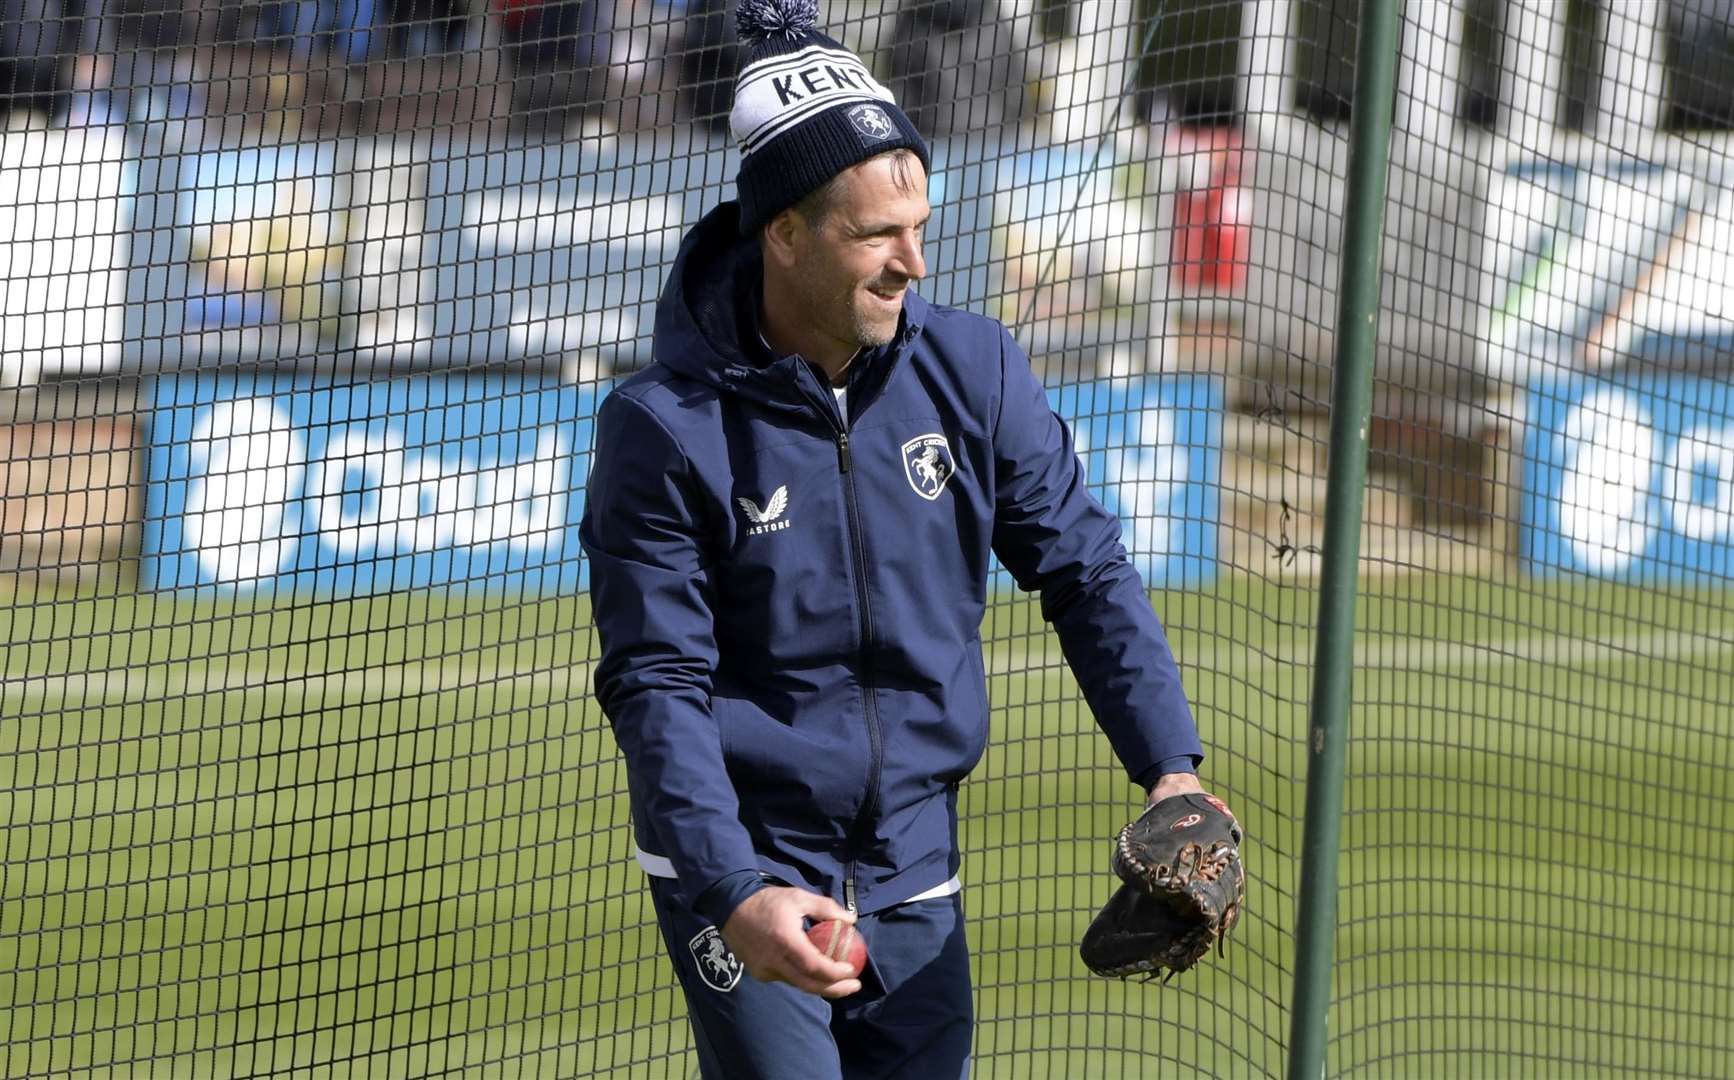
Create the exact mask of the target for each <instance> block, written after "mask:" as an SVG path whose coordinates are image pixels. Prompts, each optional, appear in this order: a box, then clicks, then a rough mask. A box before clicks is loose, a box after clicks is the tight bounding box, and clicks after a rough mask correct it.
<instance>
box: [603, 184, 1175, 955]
mask: <svg viewBox="0 0 1734 1080" xmlns="http://www.w3.org/2000/svg"><path fill="white" fill-rule="evenodd" d="M737 213H738V212H737V208H736V206H735V204H733V203H725V204H723V205H722V206H721V207H719V208H718V209H717V210H715V211H713V212H711V213H710V214H709V215H707V216H706V217H705V219H704V220H703V221H701V222H700V223H699V224H698V225H697V226H695V227H694V229H693V230H692V232H691V233H689V234H688V236H687V238H686V240H685V242H684V243H683V245H682V248H681V252H680V255H679V257H678V259H677V261H676V264H675V266H674V268H673V270H672V273H671V276H670V279H669V283H668V285H667V287H666V288H665V290H664V292H663V295H662V298H661V300H660V302H659V305H658V309H657V322H656V336H655V350H654V352H655V357H656V359H655V362H654V363H653V364H652V365H651V366H650V367H649V368H647V369H645V370H644V371H642V372H640V373H638V374H636V375H634V376H633V377H632V378H630V379H628V380H626V381H625V382H623V383H622V384H621V385H620V386H618V387H617V388H616V389H615V390H614V391H613V392H612V393H611V394H609V395H608V397H607V398H606V399H605V400H604V401H603V403H602V406H601V409H600V412H599V417H598V424H597V444H596V460H595V463H594V467H593V468H592V471H591V478H590V485H589V493H588V499H587V502H586V508H585V516H584V521H583V526H582V535H583V539H584V546H585V551H586V554H587V556H588V558H589V559H590V562H591V566H590V580H591V594H592V600H593V610H594V612H595V619H596V625H597V629H598V632H599V634H600V637H601V642H602V656H601V660H600V662H599V664H598V665H597V668H596V673H595V686H596V693H597V697H598V699H599V700H600V702H601V704H602V707H603V710H604V711H605V712H606V713H607V715H608V717H609V720H610V722H611V724H612V726H613V730H614V733H615V737H616V740H617V741H618V743H619V745H620V748H621V751H622V753H623V754H624V756H625V759H626V762H627V771H628V783H629V787H630V790H631V797H632V806H633V817H634V825H635V828H636V840H637V843H638V846H639V849H640V852H641V855H640V862H641V863H642V864H643V865H644V866H645V867H646V869H647V870H650V872H652V873H656V874H661V875H663V876H674V877H677V878H678V879H679V882H680V887H681V890H682V892H683V893H684V894H685V895H686V896H687V897H688V898H689V900H690V901H691V902H693V903H695V904H698V905H699V906H700V909H701V913H703V914H705V915H706V916H707V917H709V918H711V919H713V920H714V921H715V922H716V923H717V925H719V926H720V925H721V924H722V923H723V922H725V921H726V920H727V917H728V914H729V913H730V912H732V910H733V906H734V904H736V903H738V902H739V900H740V899H743V898H744V896H745V895H747V890H744V889H741V888H732V887H728V886H727V885H726V884H725V885H724V886H722V887H718V886H719V883H725V882H726V881H734V882H736V883H739V882H740V881H741V880H742V879H743V878H744V879H746V880H748V881H750V882H751V883H753V884H754V885H756V883H757V880H758V877H759V875H761V874H762V875H768V876H769V877H771V878H773V879H776V880H780V881H783V882H786V883H789V884H798V885H803V886H805V887H808V888H811V889H814V890H817V891H820V892H824V893H828V894H829V895H831V896H832V897H833V898H834V899H836V900H838V901H839V902H842V903H844V904H846V905H848V906H851V907H854V908H856V909H858V910H861V911H868V912H870V911H875V910H879V909H881V908H884V907H889V906H891V905H893V904H897V903H901V902H903V901H906V900H908V899H910V898H911V897H915V896H919V895H924V894H932V893H933V892H934V891H936V890H939V891H943V890H944V889H946V888H947V886H948V883H952V882H954V881H955V877H956V874H957V870H958V861H959V857H958V850H957V845H956V815H957V791H958V785H959V783H960V782H961V781H962V780H963V779H964V777H965V776H966V775H968V773H969V772H970V770H971V769H972V768H973V767H974V766H975V764H976V762H977V761H978V760H979V759H980V757H981V755H982V751H983V749H984V746H985V744H986V739H987V736H988V726H989V724H988V721H989V714H988V700H987V687H986V676H985V672H984V669H983V662H982V648H981V640H980V636H979V635H980V627H981V622H982V617H983V614H984V611H985V604H986V599H987V597H986V589H987V580H988V574H989V570H990V568H991V561H992V558H993V556H994V555H995V554H996V553H997V555H998V556H999V558H1000V560H1001V561H1002V562H1003V563H1004V565H1005V566H1006V568H1007V569H1009V570H1010V571H1011V572H1012V574H1013V576H1014V577H1015V578H1016V579H1017V581H1018V583H1019V584H1020V586H1022V587H1023V588H1025V589H1030V590H1034V591H1038V592H1039V593H1040V594H1041V597H1042V608H1043V613H1044V615H1045V616H1046V618H1047V619H1048V620H1049V621H1050V622H1051V623H1052V624H1053V625H1054V628H1055V630H1056V632H1057V633H1058V635H1059V637H1060V639H1061V642H1062V645H1063V647H1064V649H1065V652H1066V655H1067V658H1068V660H1069V662H1070V663H1071V665H1072V668H1073V671H1074V673H1075V674H1076V675H1077V676H1078V681H1079V684H1080V686H1081V687H1082V689H1083V691H1084V693H1085V697H1086V699H1087V701H1088V702H1089V704H1090V706H1091V708H1092V710H1093V712H1094V713H1095V715H1096V717H1097V719H1098V722H1099V723H1100V724H1101V726H1102V728H1103V730H1104V731H1105V732H1106V734H1107V736H1108V738H1109V741H1110V743H1111V744H1112V746H1113V748H1114V750H1115V752H1116V753H1117V754H1118V756H1119V758H1120V761H1121V763H1122V764H1123V765H1124V766H1125V768H1126V769H1127V771H1128V773H1129V774H1130V775H1131V776H1132V777H1134V778H1136V777H1139V776H1142V775H1145V774H1147V773H1148V772H1149V771H1150V770H1151V769H1152V768H1153V767H1154V766H1155V765H1156V764H1157V763H1159V762H1162V761H1164V760H1169V759H1173V758H1176V757H1182V756H1191V757H1193V758H1194V759H1196V758H1197V757H1201V756H1202V753H1203V751H1202V749H1201V747H1200V745H1199V741H1198V736H1197V732H1196V729H1195V727H1194V724H1193V720H1192V716H1191V712H1190V710H1189V708H1188V706H1187V703H1186V699H1185V695H1184V693H1183V691H1182V689H1181V685H1180V679H1179V673H1178V669H1177V668H1176V666H1175V663H1174V659H1173V656H1172V654H1171V653H1170V652H1169V650H1168V646H1167V644H1166V641H1165V639H1164V636H1163V633H1162V629H1161V626H1160V624H1159V622H1158V621H1157V619H1156V616H1155V613H1154V612H1153V610H1152V609H1151V607H1150V603H1149V600H1148V597H1147V596H1146V594H1145V592H1144V588H1143V584H1142V582H1141V581H1140V580H1139V578H1138V575H1137V573H1136V571H1135V570H1134V569H1133V568H1132V566H1131V565H1130V563H1129V562H1128V561H1127V559H1126V556H1125V552H1124V550H1123V548H1122V547H1121V545H1120V542H1119V532H1120V530H1119V525H1118V522H1117V521H1116V520H1115V519H1114V518H1113V516H1112V515H1111V514H1109V513H1108V512H1107V511H1106V510H1105V509H1104V508H1103V507H1102V506H1101V504H1100V503H1098V502H1097V501H1096V500H1095V499H1094V498H1093V497H1092V496H1091V495H1090V494H1089V492H1088V491H1087V490H1086V488H1085V484H1084V476H1083V471H1082V469H1081V467H1080V465H1079V462H1078V460H1077V457H1076V454H1075V453H1074V451H1073V448H1072V444H1071V439H1070V436H1069V434H1068V433H1067V431H1066V430H1065V427H1064V425H1063V424H1062V423H1061V422H1060V421H1059V419H1058V418H1057V417H1056V416H1055V415H1054V414H1053V412H1052V410H1051V409H1050V408H1049V406H1048V403H1047V399H1046V396H1045V394H1044V393H1043V390H1042V387H1041V385H1040V383H1039V382H1038V381H1037V380H1036V378H1035V377H1034V375H1033V374H1032V372H1031V371H1030V367H1029V363H1028V361H1027V359H1026V358H1025V357H1024V356H1023V354H1022V353H1021V351H1020V350H1019V349H1018V347H1017V346H1016V344H1015V343H1014V342H1013V341H1012V339H1011V337H1010V335H1009V334H1007V333H1006V331H1005V330H1004V329H1003V328H1002V327H1001V326H999V324H997V323H995V322H993V321H991V320H988V319H985V318H982V317H980V316H976V315H972V314H969V313H966V312H961V311H956V310H951V309H945V308H936V307H932V306H930V305H929V304H927V303H926V302H925V301H923V300H922V299H921V298H920V297H918V296H916V295H915V294H914V292H913V291H912V290H911V291H910V292H908V293H907V295H906V298H905V301H904V309H903V316H902V321H901V325H900V328H899V331H898V333H897V335H896V337H895V338H894V340H893V341H892V342H890V343H889V344H888V345H886V346H883V347H881V348H879V349H876V350H871V351H869V352H867V353H864V354H863V355H861V356H859V357H857V358H856V360H855V361H854V362H853V363H852V364H851V365H850V368H849V372H848V386H847V394H846V402H847V409H846V414H845V411H844V410H843V409H840V408H839V406H838V403H837V401H836V399H835V396H834V395H833V393H832V390H831V388H830V387H828V386H826V385H824V383H823V381H822V380H821V378H820V377H819V376H818V375H817V374H816V373H815V371H814V369H813V368H812V367H811V366H810V365H808V364H807V363H806V362H805V361H803V360H802V359H801V358H799V357H783V358H780V359H777V358H773V357H771V356H770V355H769V354H768V353H767V352H765V350H764V349H763V347H762V343H761V339H760V338H759V335H758V331H757V325H758V324H757V305H758V292H757V289H758V282H759V280H760V275H761V268H760V263H759V256H758V245H757V242H756V241H755V240H743V239H741V238H740V237H739V236H738V216H737ZM749 871H750V872H753V873H748V872H749ZM952 887H955V886H954V885H953V886H952Z"/></svg>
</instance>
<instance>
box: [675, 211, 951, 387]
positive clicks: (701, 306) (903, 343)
mask: <svg viewBox="0 0 1734 1080" xmlns="http://www.w3.org/2000/svg"><path fill="white" fill-rule="evenodd" d="M763 278H764V262H763V256H762V255H761V254H760V253H759V241H758V238H757V237H743V236H741V235H740V204H739V203H736V202H725V203H723V204H722V205H720V206H718V207H717V208H716V209H714V210H712V211H711V212H710V213H708V214H706V215H705V216H704V217H703V218H702V219H701V220H700V221H699V223H698V224H697V225H694V226H693V227H692V230H691V231H690V232H688V233H687V234H686V238H685V239H684V240H682V241H681V245H680V252H679V254H678V255H676V256H675V260H674V268H673V269H672V271H671V272H670V273H669V275H668V282H667V284H666V285H664V286H663V290H662V296H661V298H660V299H659V300H658V302H657V305H656V331H655V348H654V354H655V357H656V362H657V363H660V364H664V365H666V366H667V367H669V368H670V369H671V370H673V371H675V372H677V373H679V374H681V375H684V376H686V377H688V378H691V379H697V380H699V381H701V382H704V383H708V384H709V385H711V386H715V387H717V388H718V389H720V390H725V391H729V392H732V393H737V394H744V395H746V396H748V397H751V398H754V399H756V400H758V401H760V402H762V403H764V404H765V405H767V406H769V407H771V408H776V409H787V410H803V411H804V410H805V409H806V407H807V406H806V405H804V404H802V403H801V401H802V395H801V394H800V392H799V390H798V387H799V380H800V378H801V370H802V369H803V368H804V367H805V365H804V364H803V363H802V361H801V360H800V359H799V358H798V357H793V356H785V357H783V358H781V359H776V358H773V357H772V356H771V355H770V354H769V353H768V352H766V350H765V349H764V347H763V345H762V344H761V343H760V341H759V336H758V335H759V332H758V322H757V309H758V304H759V288H760V282H761V281H762V280H763ZM927 310H928V304H927V301H925V300H923V299H922V298H921V297H920V296H918V295H916V293H915V291H914V290H913V289H910V290H908V291H906V292H905V293H904V297H903V325H902V327H901V328H900V330H899V332H898V336H897V337H896V338H895V339H894V340H893V342H892V344H891V345H890V346H889V347H888V350H889V351H890V352H891V353H893V354H894V355H893V357H891V358H886V357H884V356H883V355H882V356H881V357H880V358H879V359H880V361H881V363H880V364H876V365H875V366H881V367H889V366H890V365H889V364H888V363H883V361H884V360H886V359H894V358H895V355H900V354H902V353H903V352H905V351H907V349H908V348H909V346H910V344H911V343H912V342H913V341H914V339H915V337H916V335H917V334H918V333H919V332H920V330H921V324H922V323H923V322H925V321H926V315H927ZM885 351H886V350H881V352H882V353H883V352H885Z"/></svg>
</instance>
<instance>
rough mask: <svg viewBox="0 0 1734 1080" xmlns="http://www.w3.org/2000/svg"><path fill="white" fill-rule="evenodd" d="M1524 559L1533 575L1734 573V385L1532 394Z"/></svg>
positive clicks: (1582, 382) (1649, 383)
mask: <svg viewBox="0 0 1734 1080" xmlns="http://www.w3.org/2000/svg"><path fill="white" fill-rule="evenodd" d="M1529 402H1530V406H1529V412H1530V425H1529V435H1528V439H1527V445H1526V447H1525V453H1524V460H1525V462H1526V464H1525V473H1524V492H1525V494H1524V509H1523V556H1524V559H1525V561H1526V563H1527V565H1528V567H1529V569H1530V570H1531V571H1532V572H1535V573H1538V574H1554V573H1565V572H1575V573H1583V574H1590V575H1594V576H1597V577H1609V578H1618V579H1622V580H1633V581H1637V580H1677V581H1704V582H1708V581H1709V580H1711V579H1719V580H1721V581H1727V580H1728V579H1729V578H1730V577H1734V383H1730V382H1727V381H1717V380H1714V379H1708V378H1700V377H1697V376H1690V375H1678V374H1673V375H1670V374H1664V373H1656V372H1650V373H1643V374H1632V375H1626V376H1622V377H1620V378H1618V379H1611V378H1591V377H1588V376H1575V377H1571V378H1567V379H1563V380H1559V381H1548V382H1543V383H1541V384H1538V385H1536V386H1535V387H1533V388H1532V389H1531V391H1530V395H1529Z"/></svg>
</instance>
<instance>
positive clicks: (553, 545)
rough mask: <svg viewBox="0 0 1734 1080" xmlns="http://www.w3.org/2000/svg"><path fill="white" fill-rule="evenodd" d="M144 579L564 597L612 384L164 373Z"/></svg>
mask: <svg viewBox="0 0 1734 1080" xmlns="http://www.w3.org/2000/svg"><path fill="white" fill-rule="evenodd" d="M156 387H157V389H156V409H155V413H154V415H153V417H152V418H151V421H150V459H149V480H148V485H147V491H146V513H147V516H146V522H145V532H144V544H143V575H142V577H143V584H144V585H145V587H147V588H152V589H184V588H193V587H198V586H215V587H218V588H219V589H225V590H230V591H255V592H256V591H261V590H292V591H295V592H303V593H313V594H318V595H327V596H352V595H361V594H366V593H375V592H385V591H390V590H398V589H417V588H425V587H428V586H468V587H473V588H482V589H488V590H513V591H518V590H522V591H530V592H540V593H569V592H575V591H577V590H578V589H579V588H580V586H581V581H580V573H581V569H582V561H581V559H580V557H579V553H580V547H579V541H578V521H579V517H580V515H581V513H582V509H583V506H582V492H583V485H584V480H585V477H586V476H587V475H588V472H589V461H590V443H591V439H592V437H593V430H592V428H593V423H592V418H593V417H594V415H595V411H596V409H595V406H596V399H597V397H598V396H599V395H600V394H601V393H603V392H605V389H606V388H605V386H597V385H594V384H592V385H586V386H562V385H560V384H559V383H558V382H556V381H555V380H553V379H552V378H550V379H547V380H545V381H544V380H538V379H525V378H508V377H491V378H490V377H467V378H466V377H449V378H448V377H414V378H403V379H393V380H389V381H382V382H369V383H356V384H337V383H333V382H331V381H328V380H327V381H321V380H318V379H312V378H307V377H292V376H283V377H272V376H262V377H246V376H241V377H233V376H231V377H219V376H211V375H196V376H184V377H164V378H161V379H158V380H157V383H156Z"/></svg>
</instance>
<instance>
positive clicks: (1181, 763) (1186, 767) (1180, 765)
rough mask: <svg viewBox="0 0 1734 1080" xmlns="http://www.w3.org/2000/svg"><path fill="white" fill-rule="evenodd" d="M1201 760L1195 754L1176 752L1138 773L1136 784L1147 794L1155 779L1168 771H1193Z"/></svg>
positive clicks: (1154, 783)
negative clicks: (1172, 755)
mask: <svg viewBox="0 0 1734 1080" xmlns="http://www.w3.org/2000/svg"><path fill="white" fill-rule="evenodd" d="M1203 760H1204V759H1203V758H1201V757H1199V756H1198V755H1197V754H1177V755H1175V756H1174V757H1166V758H1163V759H1162V760H1161V761H1158V762H1157V763H1156V764H1154V765H1152V766H1150V767H1149V768H1148V769H1145V770H1144V771H1143V772H1141V773H1139V774H1138V786H1139V787H1141V788H1143V789H1144V792H1145V794H1149V792H1150V789H1151V788H1153V787H1155V786H1156V781H1158V780H1160V779H1162V778H1163V777H1164V776H1167V775H1168V774H1169V773H1177V772H1188V773H1195V772H1197V771H1198V765H1199V763H1200V762H1202V761H1203Z"/></svg>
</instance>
